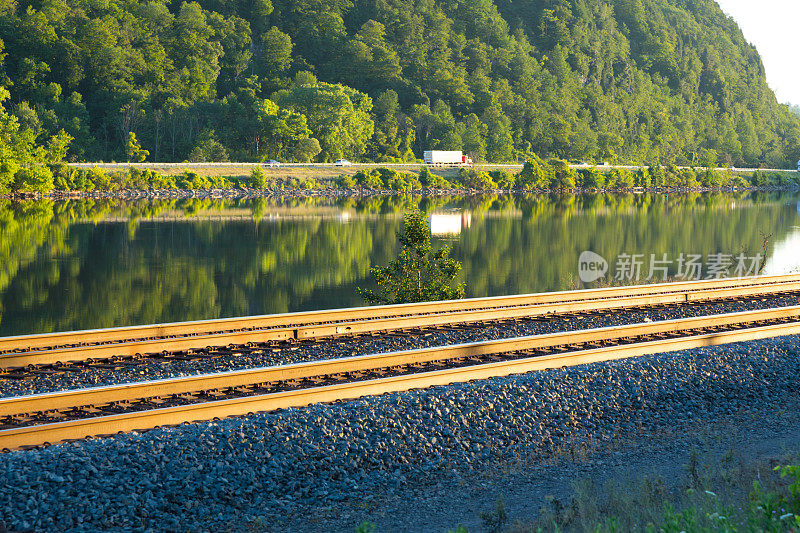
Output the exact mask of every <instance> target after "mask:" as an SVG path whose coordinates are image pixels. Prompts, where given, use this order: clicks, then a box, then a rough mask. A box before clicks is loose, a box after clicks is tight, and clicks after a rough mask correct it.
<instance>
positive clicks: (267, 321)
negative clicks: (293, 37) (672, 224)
mask: <svg viewBox="0 0 800 533" xmlns="http://www.w3.org/2000/svg"><path fill="white" fill-rule="evenodd" d="M796 282H800V274H791V275H780V276H751V277H745V278H723V279H714V280H703V281H681V282H673V283H658V284H649V285H636V286H630V287H607V288H599V289H583V290H577V291H559V292H548V293H535V294H520V295H512V296H492V297H488V298H469V299H463V300H446V301H440V302H420V303H412V304H397V305H384V306H368V307H354V308H347V309H330V310H323V311H304V312H297V313H282V314H273V315H260V316H248V317H235V318H222V319H212V320H196V321H190V322H173V323H167V324H150V325H142V326H125V327H117V328H104V329H94V330H82V331H64V332H56V333H46V334H35V335H17V336H12V337H3V338H0V352H9V351H13V350H23V349H24V350H26V351H32V350H36V349H37V348H39V349H41V348H49V347H52V346H58V345H59V344H58V343H59V342H60V343H62V344H76V343H81V342H84V343H89V342H92V343H104V342H120V341H129V340H133V339H137V338H156V337H169V336H174V335H189V334H210V333H222V332H228V331H234V330H240V329H247V328H250V329H252V328H261V329H263V328H287V327H289V326H305V325H311V324H319V323H325V322H344V321H354V320H362V319H372V318H397V317H401V316H407V315H415V314H422V313H429V314H432V313H443V312H455V311H470V310H477V309H484V308H498V307H512V306H520V305H534V304H548V303H563V302H571V301H580V300H596V299H601V298H616V297H624V296H646V295H652V294H659V293H667V292H678V291H689V290H701V289H714V288H735V287H746V286H752V285H769V284H781V283H796Z"/></svg>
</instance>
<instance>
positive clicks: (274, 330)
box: [0, 275, 800, 370]
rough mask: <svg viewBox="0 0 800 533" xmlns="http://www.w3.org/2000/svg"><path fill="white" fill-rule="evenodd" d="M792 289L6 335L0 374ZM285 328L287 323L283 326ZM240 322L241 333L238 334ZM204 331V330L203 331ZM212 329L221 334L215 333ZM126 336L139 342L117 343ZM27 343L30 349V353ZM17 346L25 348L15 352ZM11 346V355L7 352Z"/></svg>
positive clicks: (410, 307)
mask: <svg viewBox="0 0 800 533" xmlns="http://www.w3.org/2000/svg"><path fill="white" fill-rule="evenodd" d="M793 291H800V275H791V276H772V277H756V278H741V279H726V280H709V281H701V282H679V283H668V284H655V285H643V286H636V287H615V288H606V289H588V290H583V291H564V292H555V293H543V294H532V295H519V296H501V297H492V298H476V299H469V300H453V301H445V302H426V303H422V304H402V305H394V306H380V307H362V308H354V309H339V310H332V311H312V312H304V313H288V314H283V315H265V316H261V317H244V318H235V319H222V320H210V321H197V322H185V323H174V324H162V325H154V326H133V327H128V328H113V329H107V330H89V331H83V332H69V333H56V334H46V335H40V336H36V335H31V336H20V337H8V338H5V339H2V338H0V351H2V350H3V349H5V350H6V353H0V370H7V369H13V368H22V367H25V366H28V365H47V364H55V363H58V362H62V363H63V362H76V361H85V360H88V359H104V358H109V357H113V356H134V355H138V354H144V353H158V352H162V351H178V350H189V349H198V348H206V347H209V346H226V345H235V344H240V345H241V344H247V343H253V342H269V341H284V340H293V339H314V338H319V337H328V336H335V335H348V334H366V333H372V332H377V331H386V330H398V329H405V328H420V327H434V326H441V325H447V324H461V323H471V322H480V321H497V320H508V319H516V318H525V317H536V316H541V315H547V314H556V313H570V312H580V311H598V310H608V309H619V308H625V307H641V306H653V305H669V304H680V303H686V302H701V301H710V300H715V299H726V298H736V297H752V296H759V295H764V296H767V295H772V294H779V293H786V292H793ZM423 313H424V314H423ZM288 324H294V325H293V326H290V327H287V325H288ZM246 325H247V328H246V329H239V328H245V326H246ZM209 329H211V330H212V331H211V332H210V333H209V332H208V331H209ZM214 329H217V330H222V331H221V332H215V331H214ZM230 330H234V331H230ZM181 332H182V333H181ZM201 332H206V333H201ZM70 336H71V337H70ZM132 336H140V337H144V338H143V339H141V340H132V341H131V340H120V339H126V338H128V339H130V338H131V337H132ZM153 337H155V338H153ZM55 339H60V340H55ZM66 339H72V342H74V343H78V344H79V345H77V346H68V347H56V348H53V349H49V350H48V349H35V348H36V347H39V348H41V347H43V346H46V345H48V344H47V343H56V344H57V343H58V342H62V343H64V342H66ZM86 343H94V344H86ZM29 345H33V348H31V346H29ZM22 346H26V347H27V348H28V349H27V350H25V351H21V350H22V348H21V347H22ZM12 347H14V349H15V350H17V351H8V350H10V349H11V348H12Z"/></svg>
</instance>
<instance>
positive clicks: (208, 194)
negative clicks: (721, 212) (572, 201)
mask: <svg viewBox="0 0 800 533" xmlns="http://www.w3.org/2000/svg"><path fill="white" fill-rule="evenodd" d="M797 190H800V186H798V185H797V184H792V185H788V186H769V187H630V188H617V189H605V188H604V189H597V188H588V189H583V188H574V187H573V188H569V189H563V190H553V189H519V188H514V189H476V188H464V187H462V188H452V189H449V188H448V189H444V188H431V189H412V190H409V191H397V190H389V189H369V188H364V187H350V188H339V187H322V188H314V189H304V188H280V189H255V188H252V187H237V188H228V189H149V190H145V189H122V190H116V191H111V190H93V191H59V190H54V191H50V192H48V193H18V194H6V195H0V199H9V200H16V201H24V200H32V199H41V198H50V199H53V200H67V199H83V198H89V199H95V200H102V199H118V200H141V199H154V200H155V199H182V198H201V199H205V198H209V199H215V198H219V199H226V198H227V199H253V198H370V197H390V196H401V195H410V196H414V197H442V196H481V195H539V196H552V195H592V194H689V193H746V192H792V191H797Z"/></svg>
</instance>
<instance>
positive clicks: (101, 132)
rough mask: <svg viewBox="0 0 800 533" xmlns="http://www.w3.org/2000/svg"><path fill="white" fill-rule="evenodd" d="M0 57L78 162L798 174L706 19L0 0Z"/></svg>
mask: <svg viewBox="0 0 800 533" xmlns="http://www.w3.org/2000/svg"><path fill="white" fill-rule="evenodd" d="M0 38H1V39H2V52H3V53H2V56H0V57H2V63H1V64H0V85H3V86H5V87H6V89H7V90H8V91H9V92H10V94H11V96H10V98H9V99H8V100H7V101H6V102H5V105H6V110H7V112H8V113H10V114H11V115H13V116H15V117H16V119H17V121H18V127H19V129H20V130H21V131H25V132H27V135H28V136H29V137H30V136H34V137H35V138H36V139H37V140H38V142H39V144H40V145H43V144H45V143H46V142H47V140H48V139H50V138H51V137H52V136H53V135H56V134H57V133H58V132H60V131H61V130H64V131H65V132H66V133H68V134H69V135H70V136H71V137H73V141H72V143H71V145H70V147H69V152H68V155H67V158H68V159H72V160H112V159H116V160H126V159H128V158H131V157H133V158H136V159H140V158H142V157H147V158H148V160H152V161H182V160H184V159H190V160H226V159H231V160H259V159H265V158H275V159H281V160H294V161H308V160H312V159H313V160H317V161H330V160H333V159H336V158H338V157H342V156H344V157H348V158H352V159H355V160H376V161H393V160H411V159H414V158H418V157H421V155H422V151H423V150H424V149H430V148H439V149H463V150H465V151H466V152H469V153H471V154H472V155H473V156H475V157H476V158H478V159H483V160H488V161H493V162H510V161H519V160H525V159H528V158H531V157H532V154H534V153H535V154H538V155H539V156H541V157H545V158H549V157H556V158H561V159H571V160H595V161H614V160H618V161H620V162H623V161H624V162H641V163H656V162H661V163H671V162H675V163H678V164H682V163H683V164H692V163H697V164H700V163H701V162H709V161H713V160H716V161H718V162H719V164H723V165H724V164H728V165H730V164H732V165H736V166H743V165H756V166H757V165H766V166H788V165H789V164H790V163H793V162H794V161H796V160H797V158H798V157H799V156H800V117H798V116H796V115H794V114H792V113H790V111H789V108H788V107H787V106H785V105H780V104H778V103H777V101H776V99H775V96H774V94H773V93H772V91H771V90H770V89H769V87H768V86H767V84H766V81H765V77H764V67H763V65H762V62H761V60H760V58H759V55H758V53H757V51H756V50H755V48H754V47H752V46H751V45H749V44H748V43H747V42H746V41H745V39H744V37H743V35H742V33H741V31H740V30H739V28H738V27H737V25H736V24H735V23H734V21H733V20H731V19H730V18H728V17H727V16H725V15H724V13H723V12H722V11H721V10H720V8H719V7H718V6H717V4H716V3H715V2H714V1H713V0H294V1H291V0H199V2H180V1H179V0H174V1H172V2H167V1H165V0H158V1H144V0H35V1H33V2H29V1H27V0H20V1H19V2H17V3H15V2H13V0H0ZM4 120H5V121H6V122H8V121H11V122H13V117H8V116H7V117H6V118H5V119H4ZM14 127H16V126H14ZM131 133H133V136H131ZM64 138H65V137H64V136H62V137H59V138H57V139H60V140H61V141H63V139H64ZM137 143H138V144H140V145H141V148H142V150H139V149H138V144H137Z"/></svg>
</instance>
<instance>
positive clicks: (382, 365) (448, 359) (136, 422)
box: [0, 306, 800, 450]
mask: <svg viewBox="0 0 800 533" xmlns="http://www.w3.org/2000/svg"><path fill="white" fill-rule="evenodd" d="M798 333H800V306H794V307H785V308H778V309H767V310H758V311H747V312H740V313H729V314H723V315H713V316H704V317H693V318H684V319H677V320H669V321H662V322H649V323H644V324H634V325H628V326H621V327H620V326H617V327H610V328H598V329H590V330H583V331H570V332H562V333H552V334H547V335H535V336H529V337H518V338H512V339H502V340H495V341H486V342H475V343H469V344H460V345H454V346H441V347H435V348H423V349H417V350H409V351H401V352H392V353H383V354H373V355H365V356H359V357H350V358H343V359H334V360H326V361H316V362H310V363H298V364H292V365H284V366H276V367H268V368H256V369H248V370H240V371H234V372H225V373H218V374H206V375H198V376H191V377H183V378H177V379H166V380H157V381H146V382H141V383H130V384H124V385H113V386H106V387H95V388H88V389H80V390H72V391H64V392H55V393H47V394H38V395H31V396H21V397H12V398H3V399H0V449H2V450H13V449H25V448H29V447H36V446H41V445H47V444H54V443H57V442H63V441H70V440H76V439H82V438H86V437H89V436H98V435H112V434H116V433H119V432H129V431H137V430H147V429H152V428H155V427H160V426H167V425H178V424H182V423H191V422H196V421H201V420H211V419H216V418H224V417H229V416H241V415H247V414H251V413H255V412H261V411H272V410H276V409H282V408H289V407H299V406H305V405H309V404H312V403H318V402H332V401H336V400H347V399H353V398H358V397H362V396H366V395H377V394H384V393H388V392H398V391H404V390H410V389H415V388H424V387H431V386H437V385H447V384H451V383H455V382H465V381H470V380H474V379H485V378H490V377H497V376H507V375H511V374H518V373H524V372H531V371H535V370H545V369H550V368H558V367H564V366H573V365H579V364H587V363H592V362H599V361H609V360H614V359H622V358H627V357H634V356H639V355H644V354H652V353H662V352H669V351H676V350H683V349H689V348H697V347H702V346H712V345H719V344H725V343H731V342H741V341H747V340H756V339H762V338H768V337H776V336H782V335H793V334H798Z"/></svg>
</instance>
